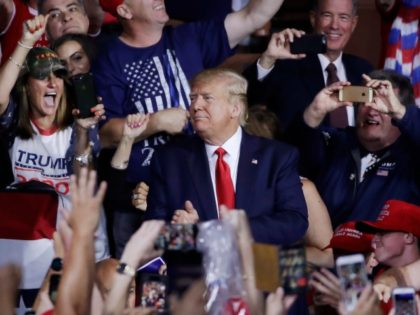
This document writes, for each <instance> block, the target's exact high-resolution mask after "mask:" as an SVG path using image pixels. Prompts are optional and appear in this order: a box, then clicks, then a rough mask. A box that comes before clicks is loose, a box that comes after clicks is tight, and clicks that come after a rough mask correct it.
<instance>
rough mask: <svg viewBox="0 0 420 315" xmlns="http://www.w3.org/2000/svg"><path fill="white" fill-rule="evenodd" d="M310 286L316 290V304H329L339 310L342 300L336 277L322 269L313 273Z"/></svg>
mask: <svg viewBox="0 0 420 315" xmlns="http://www.w3.org/2000/svg"><path fill="white" fill-rule="evenodd" d="M309 285H310V286H312V287H313V288H314V289H315V298H314V300H315V304H317V305H325V304H327V305H330V306H332V307H334V308H335V309H338V304H339V302H340V300H341V288H340V281H339V280H338V278H337V276H336V275H334V274H333V273H332V272H330V271H328V270H327V269H325V268H322V269H321V270H320V271H314V272H313V273H312V276H311V280H310V281H309Z"/></svg>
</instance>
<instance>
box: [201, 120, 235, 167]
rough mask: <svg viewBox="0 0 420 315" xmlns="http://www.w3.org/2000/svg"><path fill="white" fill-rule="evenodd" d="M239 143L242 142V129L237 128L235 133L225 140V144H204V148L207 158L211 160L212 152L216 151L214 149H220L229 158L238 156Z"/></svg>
mask: <svg viewBox="0 0 420 315" xmlns="http://www.w3.org/2000/svg"><path fill="white" fill-rule="evenodd" d="M241 141H242V128H241V127H238V129H237V130H236V132H235V133H234V134H233V135H232V136H231V137H230V138H229V139H228V140H226V142H225V143H223V144H222V145H211V144H207V143H206V144H205V146H206V153H207V157H208V158H209V159H210V158H212V156H213V154H214V151H216V149H217V148H219V147H222V148H223V149H224V150H225V151H226V152H227V153H228V154H229V155H230V156H236V155H238V154H239V150H240V147H241Z"/></svg>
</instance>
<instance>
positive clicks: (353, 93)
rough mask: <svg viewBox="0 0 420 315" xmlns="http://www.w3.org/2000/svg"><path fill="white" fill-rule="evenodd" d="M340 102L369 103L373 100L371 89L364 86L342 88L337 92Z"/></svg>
mask: <svg viewBox="0 0 420 315" xmlns="http://www.w3.org/2000/svg"><path fill="white" fill-rule="evenodd" d="M338 100H339V101H340V102H355V103H368V102H369V103H370V102H372V100H373V89H372V88H370V87H366V86H343V88H342V89H341V90H340V91H339V92H338Z"/></svg>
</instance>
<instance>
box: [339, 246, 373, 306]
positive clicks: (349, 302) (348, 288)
mask: <svg viewBox="0 0 420 315" xmlns="http://www.w3.org/2000/svg"><path fill="white" fill-rule="evenodd" d="M336 266H337V273H338V277H339V279H340V285H341V289H342V292H343V303H344V307H345V310H346V312H347V313H349V312H351V311H353V310H354V309H355V308H356V305H357V301H358V299H359V296H360V294H361V293H362V291H363V289H364V287H365V286H366V285H367V284H368V282H369V279H368V276H367V272H366V268H365V258H364V257H363V255H362V254H355V255H348V256H341V257H338V258H337V261H336Z"/></svg>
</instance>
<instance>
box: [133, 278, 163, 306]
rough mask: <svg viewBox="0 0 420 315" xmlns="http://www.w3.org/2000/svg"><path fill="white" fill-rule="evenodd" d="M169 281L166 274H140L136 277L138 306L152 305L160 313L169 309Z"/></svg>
mask: <svg viewBox="0 0 420 315" xmlns="http://www.w3.org/2000/svg"><path fill="white" fill-rule="evenodd" d="M167 292H168V281H167V277H166V276H161V275H157V274H140V277H136V306H142V307H150V308H153V309H155V310H156V312H158V313H165V312H166V311H167V310H168V299H167Z"/></svg>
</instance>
